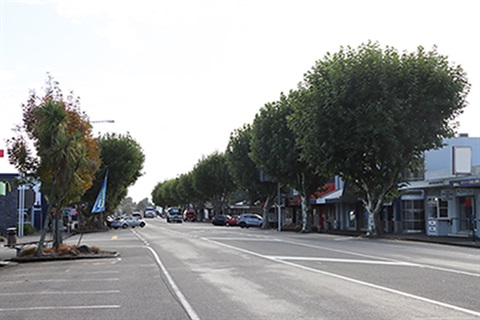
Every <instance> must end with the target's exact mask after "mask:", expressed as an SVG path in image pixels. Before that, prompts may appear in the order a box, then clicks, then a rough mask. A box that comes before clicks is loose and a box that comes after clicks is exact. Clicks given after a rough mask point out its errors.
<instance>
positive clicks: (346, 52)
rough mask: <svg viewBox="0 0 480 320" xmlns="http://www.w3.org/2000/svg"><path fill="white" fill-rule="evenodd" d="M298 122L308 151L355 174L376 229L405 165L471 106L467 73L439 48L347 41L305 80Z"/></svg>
mask: <svg viewBox="0 0 480 320" xmlns="http://www.w3.org/2000/svg"><path fill="white" fill-rule="evenodd" d="M301 86H302V90H304V92H303V94H304V95H305V96H304V97H305V98H304V99H303V100H302V101H301V103H298V104H296V105H295V108H296V110H295V116H294V117H293V118H292V122H291V126H292V128H293V130H294V131H295V132H296V134H297V137H298V142H299V144H300V146H301V148H302V157H303V159H305V160H306V161H307V162H308V163H310V164H311V165H313V166H315V167H317V168H318V167H322V166H325V165H327V166H328V167H330V168H332V169H333V170H334V172H336V173H338V174H340V175H341V176H343V177H344V178H346V179H349V180H350V181H352V182H353V183H354V184H355V185H356V186H357V187H358V190H360V194H359V195H360V196H361V199H362V201H363V203H364V206H365V208H366V211H367V212H368V231H367V234H368V235H370V236H376V235H377V234H378V232H379V227H378V216H379V213H380V212H381V210H382V208H383V204H384V202H385V200H386V199H387V198H388V196H389V194H390V193H391V192H392V191H393V190H396V188H397V185H398V183H399V181H400V175H401V172H402V171H404V170H405V169H408V168H412V169H413V167H414V165H415V164H416V163H418V159H419V158H420V157H421V155H422V153H423V152H424V151H425V150H429V149H432V148H438V147H440V146H441V145H442V141H443V139H444V138H445V137H450V136H452V135H453V134H454V129H455V127H454V122H453V120H454V119H455V118H456V117H457V116H458V115H459V114H460V113H461V112H462V110H463V109H464V107H465V106H466V104H467V103H466V96H467V93H468V91H469V87H470V86H469V84H468V82H467V78H466V74H465V72H464V71H463V69H462V68H461V67H460V66H458V65H453V64H451V63H449V61H448V59H447V57H445V56H443V55H440V54H439V53H438V52H437V49H436V48H433V49H432V50H431V51H428V52H427V51H425V50H424V49H423V48H422V47H419V48H418V49H417V50H416V51H415V52H412V53H408V52H403V53H399V52H398V51H397V50H396V49H394V48H391V47H386V48H385V49H383V48H381V47H380V45H379V44H378V43H367V44H362V45H361V46H359V47H358V48H356V49H354V48H351V47H347V48H341V50H340V51H338V52H337V53H334V54H327V55H326V56H325V57H324V58H323V59H321V60H319V61H317V62H316V63H315V65H314V67H313V68H312V69H311V70H310V71H309V72H307V73H306V75H305V78H304V82H303V83H302V84H301Z"/></svg>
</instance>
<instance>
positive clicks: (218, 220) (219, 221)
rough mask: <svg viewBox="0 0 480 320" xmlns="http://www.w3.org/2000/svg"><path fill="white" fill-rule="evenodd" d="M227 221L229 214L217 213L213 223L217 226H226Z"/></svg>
mask: <svg viewBox="0 0 480 320" xmlns="http://www.w3.org/2000/svg"><path fill="white" fill-rule="evenodd" d="M226 223H227V216H225V215H223V214H217V215H215V216H214V217H213V218H212V224H213V225H215V226H224V225H225V224H226Z"/></svg>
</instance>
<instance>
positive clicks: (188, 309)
mask: <svg viewBox="0 0 480 320" xmlns="http://www.w3.org/2000/svg"><path fill="white" fill-rule="evenodd" d="M145 248H146V249H148V250H149V251H150V252H151V253H152V254H153V256H154V257H155V260H156V261H157V264H158V266H159V267H160V269H161V270H162V272H163V274H164V275H165V278H167V281H168V284H169V285H170V287H171V288H172V290H173V292H174V293H175V295H176V296H177V298H178V300H179V301H180V303H181V304H182V306H183V308H184V309H185V311H186V312H187V313H188V316H189V317H190V319H191V320H200V317H199V316H198V314H197V313H196V312H195V310H194V309H193V307H192V306H191V305H190V303H189V302H188V300H187V298H185V296H184V295H183V293H182V292H181V291H180V289H179V288H178V286H177V285H176V283H175V281H173V278H172V277H171V276H170V273H168V271H167V269H166V268H165V266H164V265H163V263H162V261H161V260H160V258H159V257H158V254H157V253H156V252H155V250H153V249H152V248H151V247H145Z"/></svg>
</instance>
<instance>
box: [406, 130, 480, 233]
mask: <svg viewBox="0 0 480 320" xmlns="http://www.w3.org/2000/svg"><path fill="white" fill-rule="evenodd" d="M402 193H403V194H402V196H401V197H400V200H401V221H402V232H425V233H426V234H427V235H430V236H473V235H474V234H476V236H477V237H480V233H479V228H478V222H479V221H480V138H470V137H468V136H466V135H462V136H459V137H456V138H452V139H447V140H445V146H444V147H443V148H441V149H438V150H430V151H427V152H426V153H425V179H424V180H422V181H412V182H410V183H409V185H408V186H406V187H404V188H402ZM407 222H408V223H407Z"/></svg>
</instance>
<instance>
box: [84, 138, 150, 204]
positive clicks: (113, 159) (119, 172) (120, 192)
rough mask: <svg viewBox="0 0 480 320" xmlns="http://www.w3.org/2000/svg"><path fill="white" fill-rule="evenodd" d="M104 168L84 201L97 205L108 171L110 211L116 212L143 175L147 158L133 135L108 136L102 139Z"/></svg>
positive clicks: (100, 140) (107, 197) (99, 172)
mask: <svg viewBox="0 0 480 320" xmlns="http://www.w3.org/2000/svg"><path fill="white" fill-rule="evenodd" d="M99 144H100V150H101V159H102V165H101V167H100V170H99V171H98V172H97V175H96V179H95V183H94V186H93V187H92V188H91V189H90V190H89V191H88V192H87V193H86V194H85V196H84V197H83V199H82V200H83V202H85V203H88V208H91V207H92V206H93V203H94V202H95V199H96V197H97V195H98V192H99V191H100V188H101V187H102V183H103V179H104V177H105V174H106V172H107V170H108V183H107V193H106V211H107V212H113V211H114V210H116V209H117V207H118V206H119V205H120V204H121V202H122V201H123V199H124V198H125V197H126V196H127V193H128V187H129V186H132V185H133V184H135V182H136V181H137V179H138V178H140V177H141V176H142V174H143V173H142V170H143V165H144V162H145V155H144V153H143V150H142V147H141V146H140V144H139V143H138V142H137V141H136V140H135V139H133V138H132V137H131V136H130V134H128V133H127V134H116V133H107V134H105V135H103V136H101V137H100V138H99Z"/></svg>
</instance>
